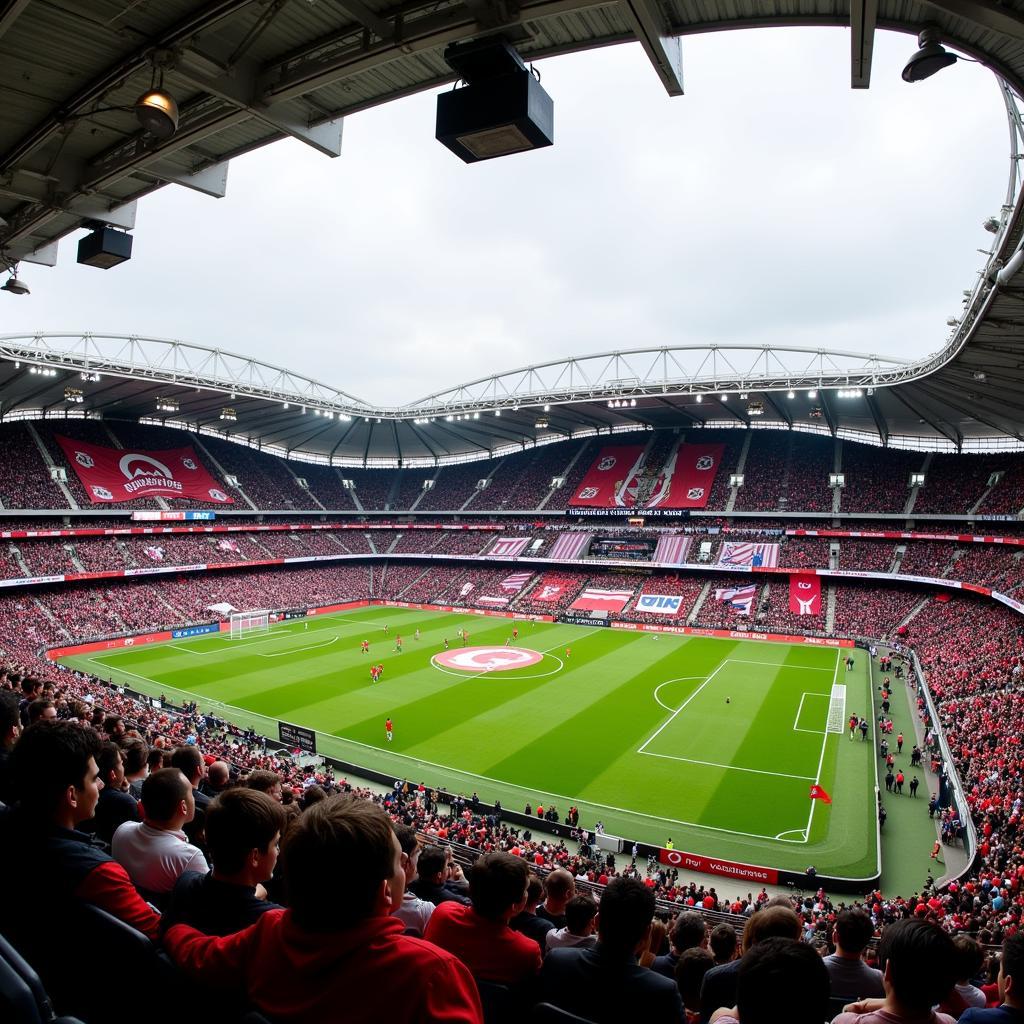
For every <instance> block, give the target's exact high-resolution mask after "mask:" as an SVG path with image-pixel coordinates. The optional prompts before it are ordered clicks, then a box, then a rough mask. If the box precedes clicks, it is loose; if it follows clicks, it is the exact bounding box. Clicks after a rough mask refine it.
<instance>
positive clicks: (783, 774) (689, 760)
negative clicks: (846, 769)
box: [637, 750, 814, 831]
mask: <svg viewBox="0 0 1024 1024" xmlns="http://www.w3.org/2000/svg"><path fill="white" fill-rule="evenodd" d="M637 753H638V754H646V755H647V756H648V757H666V758H668V759H669V760H670V761H685V762H686V763H687V764H706V765H707V766H708V767H709V768H728V769H729V770H730V771H734V772H750V773H751V774H752V775H775V776H777V777H778V778H780V779H803V780H804V781H805V782H813V781H814V776H813V775H788V774H786V772H766V771H763V770H762V769H760V768H741V767H740V766H739V765H738V764H721V763H720V762H718V761H698V760H697V759H696V758H695V757H679V756H678V755H677V754H658V753H655V751H653V750H638V751H637ZM793 831H795V830H793Z"/></svg>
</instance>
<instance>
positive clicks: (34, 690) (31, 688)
mask: <svg viewBox="0 0 1024 1024" xmlns="http://www.w3.org/2000/svg"><path fill="white" fill-rule="evenodd" d="M42 692H43V683H42V680H41V679H36V678H34V677H33V676H25V678H24V679H22V681H21V699H22V700H29V701H32V700H35V699H36V697H38V696H39V695H40V694H41V693H42Z"/></svg>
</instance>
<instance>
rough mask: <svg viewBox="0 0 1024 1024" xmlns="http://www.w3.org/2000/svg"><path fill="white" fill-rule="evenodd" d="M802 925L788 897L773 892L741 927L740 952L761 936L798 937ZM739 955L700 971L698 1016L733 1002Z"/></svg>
mask: <svg viewBox="0 0 1024 1024" xmlns="http://www.w3.org/2000/svg"><path fill="white" fill-rule="evenodd" d="M802 931H803V929H802V927H801V924H800V918H799V917H797V915H796V912H795V911H794V910H793V908H792V905H791V904H790V902H789V900H787V899H786V898H785V897H784V896H776V897H774V898H773V899H772V900H769V901H768V902H767V903H766V904H765V907H764V909H763V910H759V911H758V912H757V913H756V914H754V916H753V917H751V918H750V919H749V920H748V921H747V924H746V927H745V928H744V929H743V955H744V956H746V954H747V953H749V952H750V950H751V949H753V948H754V946H756V945H757V944H758V943H759V942H763V941H764V940H765V939H778V938H782V939H799V938H800V936H801V933H802ZM741 963H743V960H742V958H741V959H739V960H733V961H731V962H730V963H727V964H723V965H722V966H721V967H715V968H713V969H712V970H710V971H708V973H707V974H706V975H704V985H703V987H702V988H701V991H700V1006H701V1014H702V1017H701V1019H702V1020H703V1021H707V1020H709V1019H710V1017H711V1014H712V1013H713V1012H714V1011H715V1010H717V1009H719V1008H720V1007H723V1006H735V1005H736V979H737V977H738V976H739V970H740V964H741Z"/></svg>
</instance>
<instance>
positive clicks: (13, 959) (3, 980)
mask: <svg viewBox="0 0 1024 1024" xmlns="http://www.w3.org/2000/svg"><path fill="white" fill-rule="evenodd" d="M0 1019H2V1020H5V1021H17V1022H18V1024H81V1022H80V1021H79V1020H78V1018H77V1017H57V1016H56V1014H55V1013H54V1012H53V1005H52V1003H51V1002H50V997H49V996H48V995H47V994H46V990H45V989H44V988H43V983H42V981H40V979H39V975H38V974H36V972H35V971H34V970H33V969H32V967H31V966H30V965H29V964H28V962H27V961H26V960H25V959H24V957H22V956H21V954H20V953H19V952H18V951H17V950H16V949H15V948H14V947H13V946H12V945H11V944H10V943H9V942H8V941H7V940H6V939H5V938H4V937H3V936H0Z"/></svg>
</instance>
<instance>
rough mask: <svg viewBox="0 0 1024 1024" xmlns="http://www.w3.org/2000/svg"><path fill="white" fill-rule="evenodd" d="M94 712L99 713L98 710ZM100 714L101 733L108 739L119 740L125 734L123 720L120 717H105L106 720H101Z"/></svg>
mask: <svg viewBox="0 0 1024 1024" xmlns="http://www.w3.org/2000/svg"><path fill="white" fill-rule="evenodd" d="M96 710H97V711H99V708H97V709H96ZM102 714H103V712H102V711H100V716H101V721H102V723H103V731H104V732H105V733H106V734H107V736H108V737H109V738H110V739H112V740H119V739H120V738H121V737H122V736H123V735H124V734H125V725H124V719H123V718H122V717H121V716H120V715H107V716H106V718H102Z"/></svg>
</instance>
